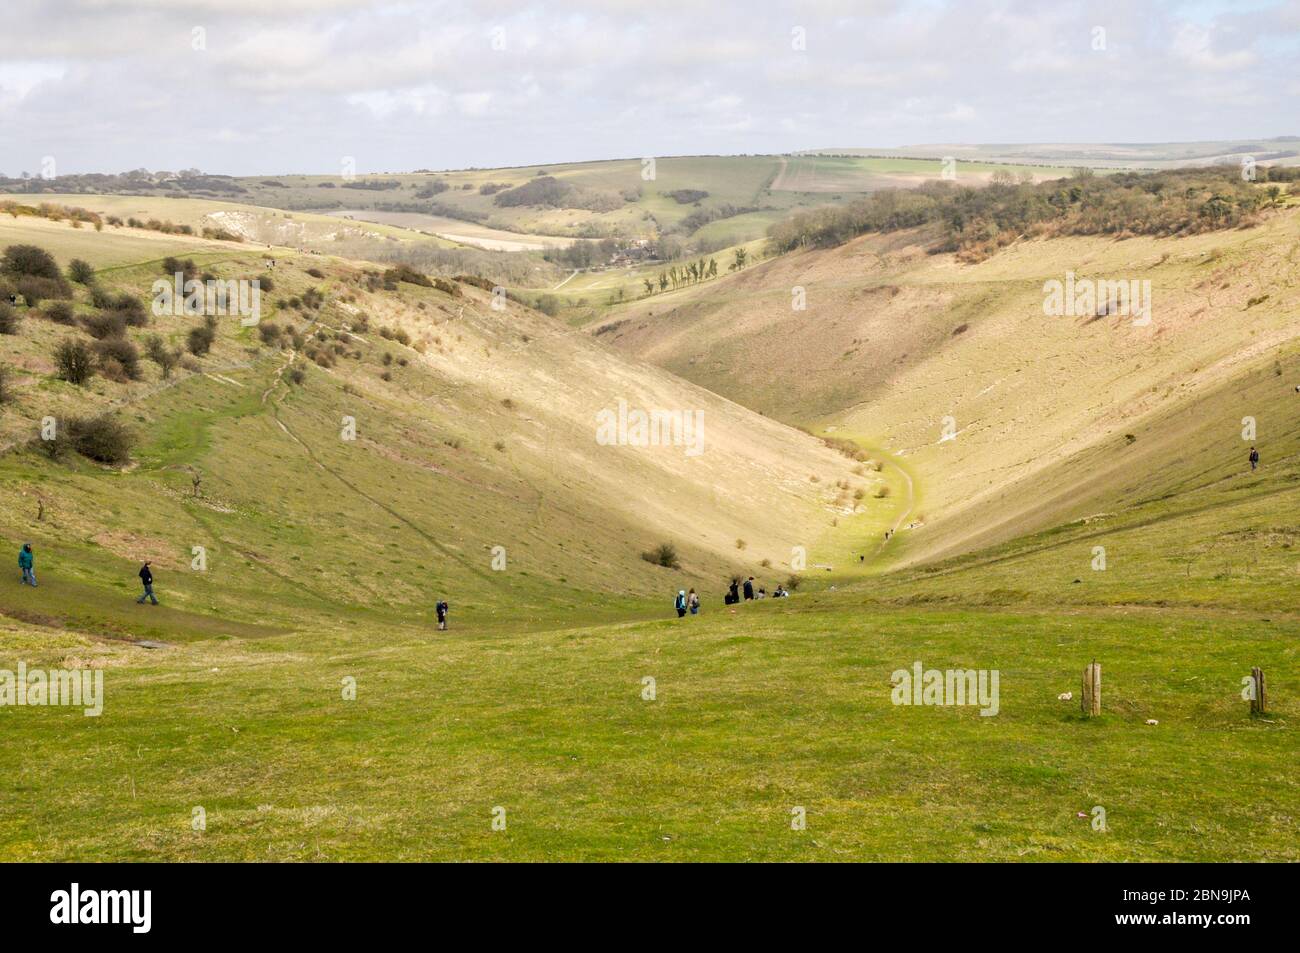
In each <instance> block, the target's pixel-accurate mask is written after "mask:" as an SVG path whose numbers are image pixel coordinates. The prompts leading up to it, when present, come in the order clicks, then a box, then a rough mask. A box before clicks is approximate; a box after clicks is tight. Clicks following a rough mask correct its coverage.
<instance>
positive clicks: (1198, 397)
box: [589, 209, 1300, 562]
mask: <svg viewBox="0 0 1300 953" xmlns="http://www.w3.org/2000/svg"><path fill="white" fill-rule="evenodd" d="M1297 214H1298V213H1297V211H1296V210H1295V209H1287V210H1284V211H1280V212H1277V213H1275V214H1273V215H1272V216H1271V217H1270V218H1269V219H1268V220H1267V221H1266V222H1265V223H1264V224H1263V225H1261V226H1259V227H1257V228H1252V229H1246V230H1239V231H1233V232H1228V233H1216V234H1207V235H1201V236H1195V237H1190V238H1180V239H1146V238H1135V239H1130V240H1126V241H1122V242H1116V241H1113V240H1109V239H1097V238H1064V239H1052V240H1043V241H1037V240H1036V241H1030V242H1022V243H1020V244H1018V245H1015V246H1013V247H1011V248H1010V249H1007V250H1005V251H1003V252H1001V253H999V254H997V255H995V256H993V257H992V258H990V259H988V260H986V261H984V262H982V263H980V264H974V265H966V264H961V263H959V262H958V261H956V260H955V259H954V258H953V257H952V256H949V255H928V254H926V253H925V251H924V250H923V246H922V244H919V243H918V242H917V238H916V237H915V236H906V235H892V236H886V237H880V236H867V237H864V238H862V239H858V240H856V241H853V242H850V243H848V244H846V245H843V246H841V247H839V248H835V249H830V250H827V251H820V252H806V253H798V254H794V255H787V256H782V257H780V258H775V259H769V260H765V261H762V262H760V263H758V264H757V265H755V266H753V267H752V268H748V269H746V270H745V271H744V272H742V273H740V274H739V275H734V276H727V277H725V278H722V279H720V280H719V281H717V282H715V283H713V284H712V286H711V287H692V288H689V289H686V290H684V291H682V292H679V293H677V294H676V295H675V296H673V298H672V300H671V301H670V300H668V299H665V300H663V301H655V300H654V299H650V300H646V301H637V302H634V303H632V304H629V305H626V306H624V307H622V308H617V309H615V310H614V311H613V312H612V313H610V314H609V315H606V316H603V317H600V318H598V319H596V320H595V321H593V322H592V323H591V325H589V328H590V329H591V330H592V331H593V332H595V333H597V336H598V337H599V338H600V339H601V340H602V341H604V342H605V343H607V344H609V345H612V346H614V347H616V348H618V349H619V350H621V351H623V352H624V353H627V354H630V355H632V356H636V357H639V358H642V359H646V360H650V361H653V362H655V363H658V364H660V365H661V366H663V367H665V368H666V369H668V370H671V371H673V372H674V373H676V374H679V375H681V376H683V377H686V378H688V379H690V380H694V381H696V382H697V383H699V384H701V385H702V386H704V387H707V388H709V389H710V390H713V391H715V392H717V393H721V394H724V395H726V396H728V397H731V398H732V399H734V400H737V401H739V402H741V403H744V404H745V405H746V406H749V407H753V408H755V409H756V410H759V411H761V412H763V413H766V414H768V415H771V416H775V417H778V418H780V419H784V420H786V421H787V422H790V423H794V424H800V425H807V426H811V427H813V428H814V429H817V428H822V429H825V430H826V431H827V432H828V433H831V434H832V435H834V436H841V437H849V438H853V439H856V440H859V441H860V442H862V443H863V444H865V445H866V446H868V447H870V448H873V450H874V451H878V452H879V453H880V454H881V455H882V458H883V459H895V460H898V461H900V462H904V463H905V464H906V466H907V468H908V470H909V471H910V472H911V474H912V475H913V476H914V477H915V481H914V482H915V490H916V494H917V497H918V500H919V502H918V504H917V506H916V511H915V514H914V515H913V516H912V517H910V518H909V520H908V522H909V523H911V522H913V521H917V522H919V523H921V525H920V526H918V527H917V528H916V529H915V531H914V532H912V531H909V532H907V533H905V534H904V536H905V537H906V546H903V543H904V538H903V537H900V538H899V539H898V541H897V542H898V544H899V545H898V547H894V548H891V550H890V553H891V554H892V555H893V556H896V557H899V558H905V561H910V562H915V561H917V560H922V559H929V558H933V557H935V556H945V555H953V554H955V553H957V552H960V551H962V550H964V549H970V548H976V547H980V546H987V545H991V544H995V543H999V542H1005V541H1007V540H1009V539H1012V538H1014V537H1016V536H1019V535H1022V534H1025V533H1029V532H1034V531H1037V530H1041V529H1046V528H1049V527H1051V526H1054V525H1059V524H1060V523H1064V522H1069V521H1071V520H1075V519H1080V518H1084V517H1088V516H1091V515H1094V514H1096V513H1101V512H1106V511H1108V510H1110V509H1112V508H1114V507H1116V506H1120V505H1129V504H1132V503H1134V502H1136V501H1138V500H1140V499H1143V498H1144V497H1146V496H1147V495H1151V494H1153V493H1154V490H1153V489H1152V488H1153V487H1161V488H1162V492H1164V491H1166V490H1167V488H1165V483H1166V481H1168V480H1173V481H1174V489H1179V490H1181V489H1187V488H1189V487H1190V486H1191V485H1193V483H1192V482H1188V481H1199V482H1205V483H1208V482H1211V481H1212V480H1215V479H1227V478H1229V476H1234V475H1235V476H1239V475H1240V474H1241V471H1242V467H1243V466H1244V463H1245V457H1246V453H1247V451H1248V450H1249V447H1250V440H1249V439H1246V440H1243V436H1242V432H1243V418H1245V417H1253V418H1255V421H1256V426H1257V432H1258V441H1259V442H1260V444H1261V446H1262V447H1263V451H1262V452H1264V453H1265V454H1266V455H1267V456H1268V457H1269V458H1270V459H1271V460H1274V461H1276V460H1278V459H1280V458H1283V457H1286V456H1288V455H1289V454H1290V453H1291V452H1292V445H1293V441H1294V433H1295V426H1294V420H1295V414H1294V409H1295V401H1296V400H1297V397H1296V394H1295V391H1294V387H1295V385H1296V384H1297V383H1300V380H1298V379H1297V375H1298V374H1300V366H1297V363H1296V362H1297V358H1296V341H1295V336H1296V334H1297V331H1298V330H1300V326H1298V325H1297V324H1296V322H1295V319H1294V314H1295V309H1296V307H1297V305H1298V304H1300V302H1298V301H1297V298H1296V290H1295V286H1296V283H1295V275H1296V269H1297V267H1300V259H1298V258H1297V254H1300V252H1298V251H1297V247H1298V246H1297V237H1296V236H1297V231H1296V229H1297V220H1298V219H1297ZM1070 271H1074V272H1076V273H1077V274H1078V276H1079V277H1080V278H1087V279H1090V280H1091V279H1111V278H1122V279H1125V280H1130V279H1135V280H1138V281H1139V282H1142V281H1149V282H1150V287H1151V295H1152V302H1153V304H1152V308H1153V316H1152V321H1151V324H1150V325H1149V326H1135V325H1134V323H1133V317H1131V316H1129V315H1120V314H1110V315H1107V316H1104V317H1102V318H1097V317H1096V316H1088V315H1085V316H1082V317H1071V316H1059V317H1051V316H1048V315H1046V314H1045V313H1044V307H1043V303H1044V299H1045V293H1044V285H1045V283H1046V282H1048V281H1050V280H1053V279H1055V280H1059V281H1064V280H1065V277H1066V273H1067V272H1070ZM796 287H800V288H803V289H804V294H805V300H806V305H807V307H806V309H805V310H803V311H799V310H796V309H795V308H794V307H793V304H794V299H793V297H792V289H793V288H796ZM945 427H948V428H949V430H950V431H951V433H952V435H953V437H952V439H947V440H945V439H943V438H944V436H945ZM832 428H833V429H832ZM1174 475H1177V476H1174Z"/></svg>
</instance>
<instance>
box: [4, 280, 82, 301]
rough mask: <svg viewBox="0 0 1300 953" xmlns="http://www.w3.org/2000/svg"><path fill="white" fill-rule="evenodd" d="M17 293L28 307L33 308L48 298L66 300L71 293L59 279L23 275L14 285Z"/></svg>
mask: <svg viewBox="0 0 1300 953" xmlns="http://www.w3.org/2000/svg"><path fill="white" fill-rule="evenodd" d="M14 287H15V289H16V290H17V292H18V293H19V294H20V295H22V296H23V298H24V299H25V300H26V301H27V304H28V306H29V307H32V308H35V307H37V306H38V305H40V303H41V302H42V301H45V300H47V299H49V298H68V297H71V295H72V292H71V291H69V290H68V286H67V284H65V283H64V282H63V281H62V280H61V279H60V280H58V281H55V280H54V279H52V278H38V277H35V276H32V275H25V276H24V277H22V278H19V279H18V281H17V283H16V284H15V285H14Z"/></svg>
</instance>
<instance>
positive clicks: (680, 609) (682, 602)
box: [673, 589, 686, 619]
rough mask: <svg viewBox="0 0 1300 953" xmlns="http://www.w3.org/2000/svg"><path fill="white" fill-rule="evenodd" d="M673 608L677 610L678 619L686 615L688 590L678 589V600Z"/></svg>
mask: <svg viewBox="0 0 1300 953" xmlns="http://www.w3.org/2000/svg"><path fill="white" fill-rule="evenodd" d="M673 608H675V609H676V610H677V618H679V619H680V618H681V617H682V616H684V615H686V590H685V589H678V590H677V598H676V600H674V602H673Z"/></svg>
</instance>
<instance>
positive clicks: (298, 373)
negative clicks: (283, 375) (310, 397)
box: [289, 367, 307, 384]
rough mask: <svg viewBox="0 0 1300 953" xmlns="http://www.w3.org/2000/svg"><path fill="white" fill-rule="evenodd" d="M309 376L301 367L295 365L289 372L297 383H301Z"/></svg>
mask: <svg viewBox="0 0 1300 953" xmlns="http://www.w3.org/2000/svg"><path fill="white" fill-rule="evenodd" d="M306 377H307V374H306V372H305V371H303V369H302V368H301V367H295V368H294V369H293V370H291V371H290V372H289V380H290V381H292V382H293V383H295V384H301V383H302V382H303V381H304V380H305V379H306Z"/></svg>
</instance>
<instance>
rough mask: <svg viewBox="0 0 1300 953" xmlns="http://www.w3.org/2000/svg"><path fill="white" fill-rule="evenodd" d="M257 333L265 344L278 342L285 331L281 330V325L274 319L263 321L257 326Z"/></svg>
mask: <svg viewBox="0 0 1300 953" xmlns="http://www.w3.org/2000/svg"><path fill="white" fill-rule="evenodd" d="M257 334H258V336H259V337H260V338H261V339H262V343H263V344H278V343H279V341H280V336H281V335H282V334H284V332H283V331H282V330H280V325H278V324H276V323H275V322H274V321H263V322H262V323H261V324H259V325H258V326H257Z"/></svg>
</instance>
